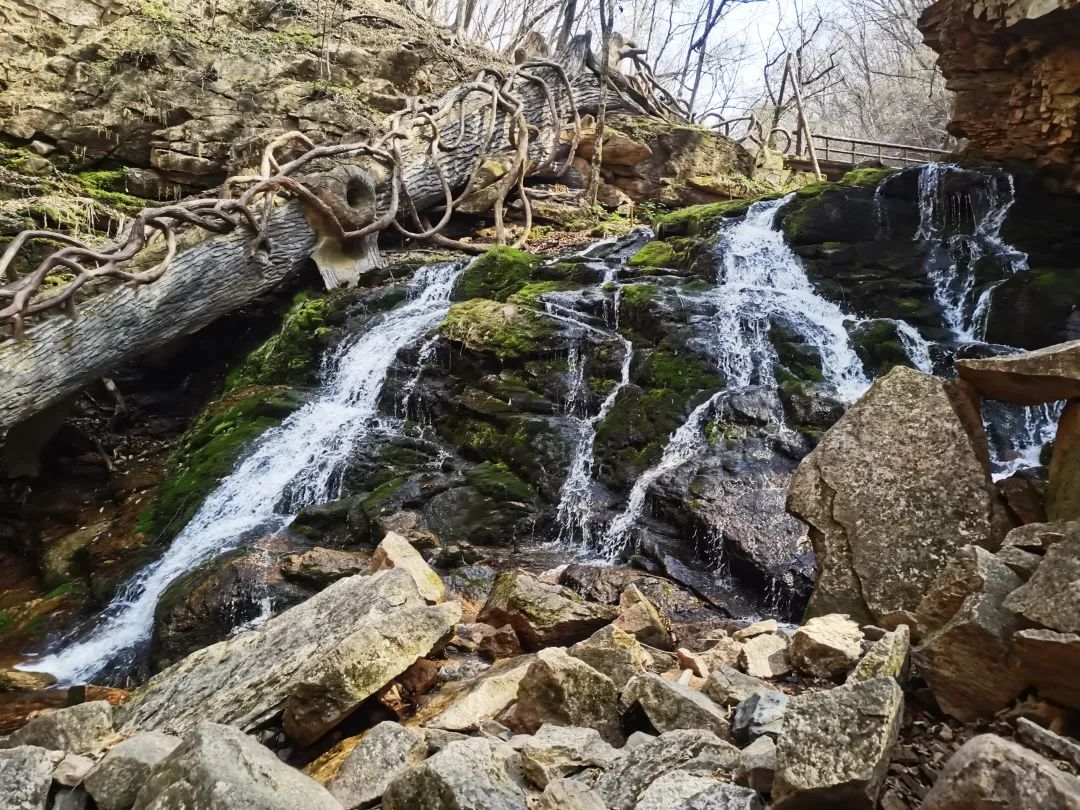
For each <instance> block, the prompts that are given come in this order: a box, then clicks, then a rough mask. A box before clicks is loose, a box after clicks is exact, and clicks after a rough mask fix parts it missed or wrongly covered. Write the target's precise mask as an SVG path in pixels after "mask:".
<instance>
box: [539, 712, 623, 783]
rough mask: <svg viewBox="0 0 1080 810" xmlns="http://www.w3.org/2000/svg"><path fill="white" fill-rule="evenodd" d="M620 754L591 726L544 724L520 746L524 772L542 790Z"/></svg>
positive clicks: (607, 761)
mask: <svg viewBox="0 0 1080 810" xmlns="http://www.w3.org/2000/svg"><path fill="white" fill-rule="evenodd" d="M619 756H620V752H619V751H618V750H616V749H615V748H612V747H611V745H609V744H608V743H607V742H606V741H605V740H604V739H603V738H602V737H601V736H600V732H598V731H596V729H592V728H570V727H564V726H549V725H544V726H541V727H540V730H539V731H537V732H536V733H535V734H534V735H532V736H531V737H529V738H528V739H527V740H526V741H525V743H524V744H523V745H522V746H521V765H522V768H523V770H524V771H525V776H526V777H528V779H529V780H530V781H531V782H532V783H533V784H534V785H536V786H537V787H538V788H540V789H541V790H543V789H544V788H546V787H547V786H548V785H549V784H550V783H551V782H553V781H555V780H558V779H561V778H563V777H564V776H570V775H571V774H575V773H577V772H578V771H580V770H582V769H584V768H590V767H597V768H606V767H607V766H608V765H610V764H611V763H612V762H613V761H614V760H615V759H617V758H618V757H619Z"/></svg>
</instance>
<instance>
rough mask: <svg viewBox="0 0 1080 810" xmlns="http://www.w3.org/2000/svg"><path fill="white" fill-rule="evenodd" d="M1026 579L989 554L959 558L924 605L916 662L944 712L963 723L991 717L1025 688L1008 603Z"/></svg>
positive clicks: (972, 549) (972, 551)
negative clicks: (1011, 647) (1006, 599)
mask: <svg viewBox="0 0 1080 810" xmlns="http://www.w3.org/2000/svg"><path fill="white" fill-rule="evenodd" d="M1020 583H1021V580H1020V578H1019V577H1018V576H1017V575H1016V574H1015V573H1013V571H1012V569H1010V568H1009V567H1008V566H1007V565H1005V563H1003V562H1001V561H1000V560H998V559H996V558H995V557H994V556H993V555H992V554H990V552H988V551H986V550H985V549H982V548H979V547H977V546H969V547H966V548H963V549H961V550H960V551H959V552H957V554H956V556H955V558H954V559H953V561H952V562H951V563H950V564H949V565H948V566H947V567H946V568H945V569H944V570H943V571H942V573H941V574H940V576H939V577H938V580H937V581H936V582H935V584H934V586H933V587H932V588H931V590H930V592H929V593H927V595H926V597H925V598H924V599H923V601H922V604H920V606H919V609H918V613H917V616H918V617H919V621H920V622H921V623H923V624H924V625H925V627H926V628H927V632H926V633H925V634H924V636H923V639H922V641H921V643H920V644H919V646H918V647H917V648H916V649H915V650H914V651H913V653H912V660H913V661H914V662H915V663H916V665H917V666H918V667H919V672H920V673H921V674H922V676H923V677H924V678H925V679H926V682H927V684H928V685H929V686H930V689H931V690H932V691H933V693H934V697H935V698H937V701H938V704H939V705H940V706H941V708H942V709H943V710H944V711H946V712H947V713H949V714H950V715H952V716H953V717H956V718H957V719H960V720H973V719H975V718H978V717H988V716H990V715H992V714H994V713H995V712H997V711H999V710H1000V709H1002V708H1003V707H1004V706H1006V705H1007V704H1008V703H1009V701H1010V700H1012V699H1013V698H1014V697H1016V695H1017V694H1019V692H1020V691H1021V689H1023V687H1024V685H1025V676H1024V673H1023V672H1022V671H1021V668H1020V667H1019V666H1018V664H1017V661H1016V659H1015V657H1014V656H1013V654H1012V651H1011V649H1010V646H1011V637H1012V634H1013V633H1014V632H1015V631H1016V630H1017V628H1018V624H1017V618H1016V615H1015V614H1014V613H1012V612H1011V611H1009V610H1007V609H1006V608H1005V607H1004V606H1003V603H1004V601H1005V598H1006V597H1007V596H1008V595H1009V594H1010V593H1011V592H1012V591H1014V590H1015V589H1016V588H1018V587H1019V586H1020Z"/></svg>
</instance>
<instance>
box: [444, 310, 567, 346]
mask: <svg viewBox="0 0 1080 810" xmlns="http://www.w3.org/2000/svg"><path fill="white" fill-rule="evenodd" d="M439 329H440V331H441V332H442V334H443V336H444V337H445V338H446V339H447V340H452V341H454V342H455V343H460V344H462V345H463V346H465V348H467V349H469V350H471V351H477V352H489V353H491V354H494V355H495V356H496V357H498V358H499V359H500V360H508V359H511V358H518V357H522V356H524V355H527V354H529V353H531V352H533V351H534V350H535V349H536V348H537V344H538V343H540V342H541V341H544V340H545V339H547V338H550V337H552V336H553V335H554V334H555V333H556V329H555V327H554V325H553V324H552V323H551V322H550V321H549V320H548V319H546V318H544V317H543V316H541V315H539V314H537V313H535V312H532V311H531V310H527V309H523V308H521V307H519V306H517V305H516V304H511V303H504V304H500V303H499V302H497V301H488V300H485V299H483V298H477V299H473V300H471V301H465V302H462V303H460V304H454V306H452V307H451V308H450V311H449V312H448V313H447V314H446V318H445V320H443V322H442V325H441V326H440V327H439Z"/></svg>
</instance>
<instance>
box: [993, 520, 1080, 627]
mask: <svg viewBox="0 0 1080 810" xmlns="http://www.w3.org/2000/svg"><path fill="white" fill-rule="evenodd" d="M1005 607H1006V608H1007V609H1008V610H1011V611H1012V612H1013V613H1017V614H1019V615H1020V616H1023V617H1024V618H1025V619H1027V620H1028V621H1029V622H1031V623H1032V624H1036V625H1042V626H1043V627H1046V628H1048V629H1050V630H1057V631H1058V632H1061V633H1080V532H1078V531H1071V532H1069V534H1068V536H1067V537H1065V538H1064V539H1063V540H1062V541H1061V542H1060V543H1055V544H1054V545H1052V546H1051V547H1050V548H1049V549H1048V550H1047V552H1046V556H1045V557H1044V558H1043V561H1042V562H1041V563H1040V564H1039V567H1038V568H1036V569H1035V573H1034V574H1032V575H1031V578H1030V579H1029V580H1028V581H1027V582H1026V583H1024V584H1023V585H1021V586H1020V587H1019V588H1017V589H1016V590H1015V591H1013V592H1012V593H1011V594H1009V596H1008V598H1007V599H1006V600H1005Z"/></svg>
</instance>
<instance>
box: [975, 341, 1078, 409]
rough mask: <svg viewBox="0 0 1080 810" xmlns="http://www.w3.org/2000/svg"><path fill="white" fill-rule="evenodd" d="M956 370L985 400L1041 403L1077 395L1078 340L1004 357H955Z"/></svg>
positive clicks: (1013, 403)
mask: <svg viewBox="0 0 1080 810" xmlns="http://www.w3.org/2000/svg"><path fill="white" fill-rule="evenodd" d="M956 371H957V373H958V374H959V375H960V379H962V380H966V381H967V382H969V383H970V384H971V385H972V386H974V387H975V389H976V390H977V391H978V392H979V393H980V394H982V395H983V396H984V397H987V398H988V399H996V400H998V401H999V402H1008V403H1010V404H1012V405H1040V404H1043V403H1046V402H1056V401H1058V400H1061V399H1072V398H1073V397H1080V340H1073V341H1070V342H1068V343H1058V344H1056V345H1054V346H1047V347H1046V348H1045V349H1038V350H1036V351H1033V352H1021V353H1020V354H1011V355H1007V356H1003V357H986V358H980V359H970V360H957V361H956Z"/></svg>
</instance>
